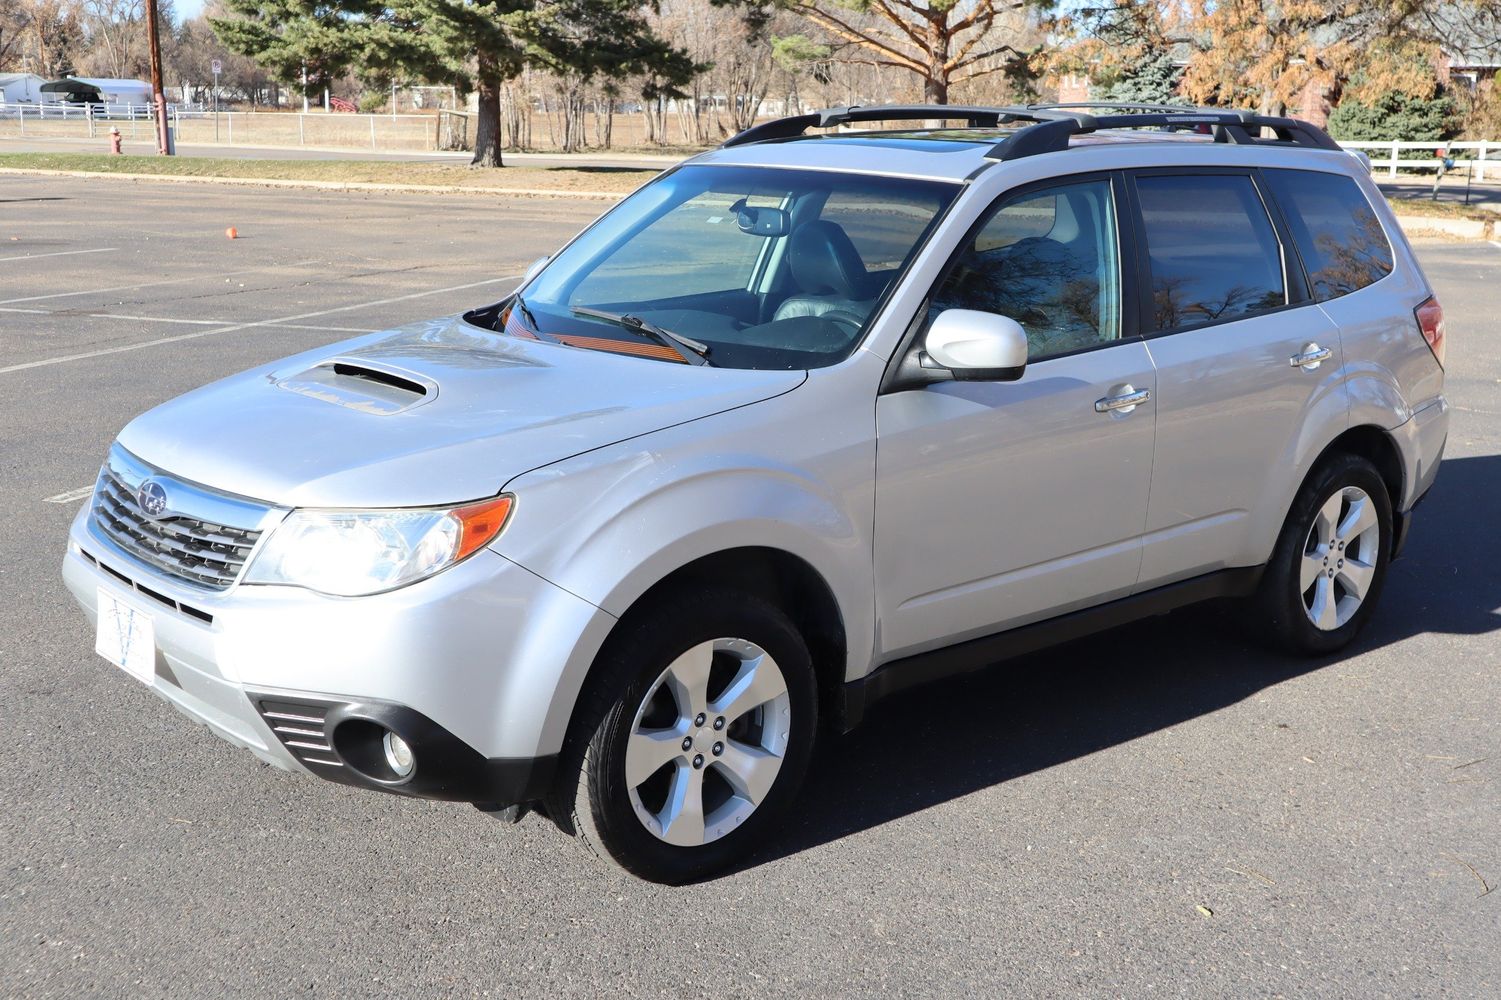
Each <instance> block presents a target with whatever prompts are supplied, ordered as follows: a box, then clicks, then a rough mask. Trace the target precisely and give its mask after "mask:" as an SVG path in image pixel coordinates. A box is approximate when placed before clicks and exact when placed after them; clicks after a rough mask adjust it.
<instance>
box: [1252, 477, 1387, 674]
mask: <svg viewBox="0 0 1501 1000" xmlns="http://www.w3.org/2000/svg"><path fill="white" fill-rule="evenodd" d="M1391 548H1392V506H1391V498H1390V496H1389V495H1388V493H1387V490H1386V483H1385V482H1384V481H1383V480H1382V478H1381V475H1380V473H1378V472H1377V471H1376V467H1375V466H1373V465H1372V464H1371V463H1370V462H1369V461H1367V460H1366V459H1364V458H1361V457H1359V456H1357V455H1343V454H1342V455H1335V456H1333V457H1332V458H1330V459H1328V460H1327V461H1325V462H1324V463H1323V464H1322V465H1321V466H1319V467H1318V468H1317V469H1316V470H1315V471H1314V472H1313V474H1312V475H1311V476H1309V478H1308V481H1307V482H1305V483H1304V484H1303V488H1302V489H1301V490H1300V491H1299V492H1298V496H1297V498H1296V499H1295V500H1294V501H1293V505H1292V510H1291V511H1289V512H1288V515H1287V521H1286V523H1285V524H1284V525H1283V528H1282V533H1281V535H1279V536H1278V538H1277V545H1276V548H1275V549H1274V550H1273V552H1272V558H1271V560H1270V561H1269V562H1268V563H1267V568H1266V573H1265V574H1264V575H1263V577H1262V580H1261V586H1260V590H1259V593H1258V595H1257V601H1256V604H1257V609H1258V615H1257V617H1258V619H1259V621H1260V622H1262V623H1265V624H1266V625H1268V626H1270V638H1271V639H1272V641H1273V642H1275V643H1276V644H1277V645H1278V646H1280V647H1281V648H1283V649H1285V650H1287V651H1288V652H1291V653H1295V654H1300V655H1304V656H1319V655H1323V654H1326V653H1332V652H1334V651H1336V650H1338V649H1342V648H1343V647H1344V646H1346V645H1348V644H1349V643H1350V642H1351V640H1353V639H1354V638H1355V636H1356V635H1357V634H1359V632H1360V630H1361V628H1363V627H1364V626H1365V623H1366V621H1367V620H1368V619H1369V618H1370V617H1371V614H1372V613H1373V612H1374V610H1375V607H1376V602H1377V600H1378V599H1379V598H1380V596H1381V588H1382V585H1383V584H1384V583H1385V582H1386V570H1387V565H1388V564H1389V563H1390V561H1391Z"/></svg>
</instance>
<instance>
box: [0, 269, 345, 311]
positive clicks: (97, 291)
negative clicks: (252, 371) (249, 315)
mask: <svg viewBox="0 0 1501 1000" xmlns="http://www.w3.org/2000/svg"><path fill="white" fill-rule="evenodd" d="M317 263H319V262H318V261H316V260H298V261H293V262H292V263H290V264H279V265H277V266H276V267H275V268H272V267H247V268H245V270H243V271H218V272H216V273H215V274H214V277H216V278H230V277H234V276H236V275H241V274H259V273H261V272H262V271H272V270H277V269H285V268H293V267H307V266H309V265H312V264H317ZM193 281H203V276H202V275H198V274H195V275H193V276H192V277H189V278H167V279H165V280H162V281H141V282H137V283H136V284H134V285H112V286H110V287H109V288H77V289H74V290H73V291H71V292H53V293H52V294H50V295H26V296H22V297H21V298H18V299H0V306H10V305H15V304H16V303H17V302H40V301H42V300H43V299H66V298H72V297H73V296H75V295H102V294H104V293H105V292H129V291H134V290H135V289H137V288H157V287H159V286H161V285H181V284H184V283H187V282H193Z"/></svg>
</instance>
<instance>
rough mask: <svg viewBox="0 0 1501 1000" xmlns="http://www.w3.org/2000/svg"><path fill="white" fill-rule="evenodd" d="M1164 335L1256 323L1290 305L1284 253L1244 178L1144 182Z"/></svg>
mask: <svg viewBox="0 0 1501 1000" xmlns="http://www.w3.org/2000/svg"><path fill="white" fill-rule="evenodd" d="M1136 191H1137V196H1138V199H1139V201H1140V203H1141V216H1142V222H1143V223H1144V225H1145V228H1146V240H1147V255H1148V259H1149V262H1150V266H1151V269H1152V285H1151V287H1152V311H1153V314H1154V317H1155V321H1156V322H1155V326H1156V329H1158V330H1181V329H1186V328H1188V327H1194V326H1203V325H1205V324H1207V323H1222V322H1225V321H1227V320H1233V319H1241V318H1243V317H1246V316H1254V315H1256V314H1257V313H1260V312H1265V311H1267V310H1269V309H1275V308H1277V307H1278V306H1281V305H1285V304H1286V303H1287V290H1286V287H1285V285H1284V284H1283V280H1282V250H1281V245H1280V244H1279V243H1278V242H1277V234H1276V231H1275V230H1273V229H1272V223H1271V220H1270V219H1269V218H1268V217H1267V214H1266V206H1264V205H1263V204H1262V202H1261V196H1260V195H1259V194H1258V193H1257V191H1256V185H1254V184H1253V183H1251V178H1250V177H1248V176H1245V175H1242V174H1203V175H1182V176H1176V175H1170V176H1161V175H1152V176H1147V177H1138V178H1136Z"/></svg>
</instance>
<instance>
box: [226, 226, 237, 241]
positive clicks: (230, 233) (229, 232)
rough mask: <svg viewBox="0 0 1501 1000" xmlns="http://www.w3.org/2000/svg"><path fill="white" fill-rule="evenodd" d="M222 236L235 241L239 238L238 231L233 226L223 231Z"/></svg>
mask: <svg viewBox="0 0 1501 1000" xmlns="http://www.w3.org/2000/svg"><path fill="white" fill-rule="evenodd" d="M224 235H225V236H228V237H229V238H230V239H232V240H237V239H239V238H240V231H239V230H238V229H236V228H235V227H234V226H230V227H229V228H228V229H226V230H224Z"/></svg>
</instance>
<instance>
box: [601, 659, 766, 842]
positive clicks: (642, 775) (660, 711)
mask: <svg viewBox="0 0 1501 1000" xmlns="http://www.w3.org/2000/svg"><path fill="white" fill-rule="evenodd" d="M791 730H792V710H791V702H790V699H789V698H788V694H787V681H786V679H785V678H784V677H783V676H782V670H781V668H780V667H779V666H778V665H777V662H776V661H775V660H774V659H773V658H772V657H771V656H770V655H769V654H768V653H767V652H766V651H765V650H764V649H762V648H761V647H760V646H758V645H756V644H755V643H753V642H751V641H749V640H747V639H738V638H722V639H714V640H711V641H709V642H702V643H699V644H698V645H696V646H693V647H692V648H690V649H689V650H687V651H686V652H684V653H683V654H682V655H680V656H679V657H677V659H675V660H673V661H672V663H670V664H669V665H668V666H667V669H666V670H664V671H662V673H661V674H660V675H659V676H658V677H657V679H656V680H655V681H654V682H652V684H651V686H650V688H649V689H648V690H647V693H646V696H645V698H644V699H643V700H642V702H641V705H640V707H639V708H637V710H636V716H635V719H634V720H633V722H632V725H631V731H630V735H629V737H628V739H627V742H626V747H625V779H626V786H627V787H628V788H629V790H630V800H631V805H632V807H633V808H634V809H635V812H636V817H637V818H638V819H639V820H640V821H641V824H642V826H644V827H645V828H646V829H647V830H648V831H650V832H651V833H652V834H653V835H654V836H655V837H657V838H658V839H659V840H662V841H664V842H666V843H668V844H672V845H674V846H676V847H699V846H702V845H704V844H708V843H711V842H713V841H715V840H718V839H719V838H720V837H723V836H725V835H726V834H728V833H730V832H732V831H733V830H735V829H736V828H737V827H738V826H740V825H741V824H742V823H743V822H745V820H746V819H747V818H749V817H750V815H751V814H752V813H753V812H755V810H756V808H757V807H758V806H759V805H760V804H761V803H762V802H763V801H765V798H766V796H767V795H768V794H769V793H770V791H771V788H772V785H773V784H775V782H776V779H777V774H778V773H779V772H780V771H781V767H782V761H783V758H784V757H785V755H786V752H787V741H788V737H789V736H790V734H791Z"/></svg>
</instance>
